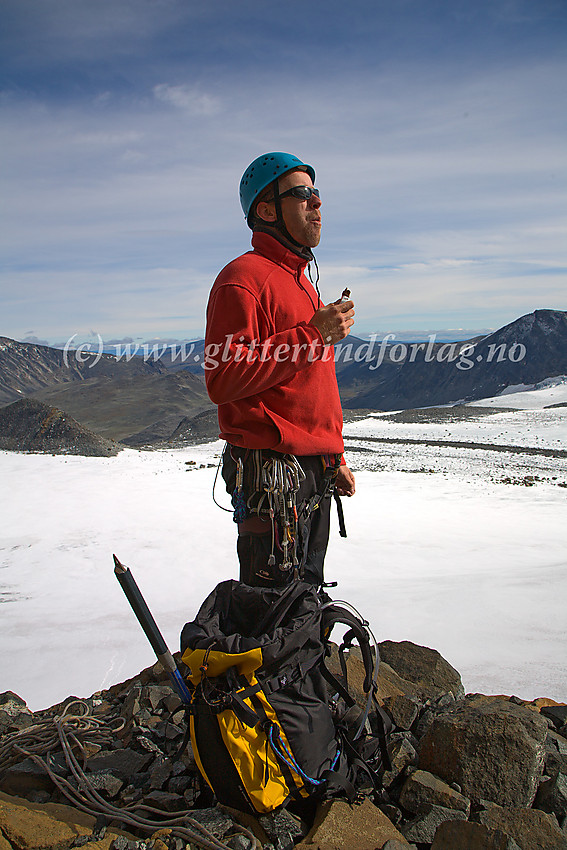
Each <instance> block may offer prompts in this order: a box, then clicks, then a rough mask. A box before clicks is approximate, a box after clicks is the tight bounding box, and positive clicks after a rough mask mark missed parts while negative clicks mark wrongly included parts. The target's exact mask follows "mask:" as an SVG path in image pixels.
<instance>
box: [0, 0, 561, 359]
mask: <svg viewBox="0 0 567 850" xmlns="http://www.w3.org/2000/svg"><path fill="white" fill-rule="evenodd" d="M0 33H1V36H0V41H1V43H0V57H1V58H0V107H1V110H2V118H1V129H0V132H1V140H0V144H1V149H2V175H1V181H2V187H1V194H2V198H3V201H2V227H1V232H2V236H1V239H2V255H3V272H2V278H1V282H0V286H1V299H2V311H1V314H0V318H1V321H0V335H5V336H10V337H15V338H17V339H25V338H37V339H40V340H44V341H48V342H50V343H55V342H61V341H64V340H66V339H67V338H68V337H70V336H71V335H72V334H78V336H79V338H81V337H82V338H88V336H89V334H93V333H95V334H96V333H100V334H101V335H102V336H103V337H104V338H105V339H106V340H110V339H123V338H129V337H132V338H135V339H138V338H141V339H147V338H152V337H156V336H157V337H161V338H163V339H178V338H191V337H195V336H200V335H201V334H202V332H203V328H204V313H205V307H206V300H207V293H208V290H209V288H210V286H211V284H212V281H213V280H214V278H215V276H216V274H217V272H218V271H219V269H220V268H221V267H222V266H223V265H224V264H225V263H226V262H228V261H229V260H230V259H232V257H234V256H236V255H237V254H239V253H242V252H243V251H245V250H247V248H248V246H249V236H250V234H249V231H248V229H247V227H246V225H245V222H244V219H243V216H242V213H241V210H240V207H239V203H238V183H239V180H240V176H241V174H242V172H243V171H244V169H245V167H246V166H247V165H248V163H249V162H250V161H251V160H252V159H254V158H255V157H256V156H258V155H259V154H261V153H264V152H265V151H269V150H284V151H290V152H292V153H295V154H296V155H297V156H299V157H301V158H303V159H304V160H305V161H307V162H310V163H312V164H313V165H314V167H315V169H316V171H317V183H318V185H319V187H320V190H321V195H322V200H323V215H324V231H323V236H322V239H321V244H320V246H319V248H318V250H317V259H318V262H319V266H320V270H321V283H320V286H321V292H322V296H323V299H324V300H325V301H331V300H334V299H335V298H337V297H338V296H339V295H340V292H341V291H342V289H343V288H344V286H345V285H348V286H349V287H350V289H351V290H352V293H353V297H354V299H355V302H356V308H357V324H356V326H355V329H354V330H355V332H356V333H357V334H359V335H364V334H366V333H371V332H387V331H400V330H405V329H415V330H425V329H428V330H434V329H440V328H466V329H475V330H476V329H479V328H497V327H500V326H502V325H504V324H507V323H508V322H510V321H513V320H514V319H516V318H517V317H519V316H521V315H523V314H525V313H529V312H531V311H532V310H534V309H538V308H553V309H560V310H566V309H567V286H566V276H567V275H566V266H567V259H566V253H567V248H566V246H567V240H566V239H565V226H566V221H565V219H566V217H567V216H566V203H565V200H566V199H565V174H566V169H565V166H566V164H567V163H566V160H567V155H566V132H565V130H566V123H567V120H566V114H567V110H566V97H565V94H566V88H567V50H566V46H567V5H566V4H565V3H564V2H563V0H537V2H536V0H491V2H484V0H476V2H473V3H471V2H470V0H467V1H466V2H464V0H430V2H428V0H388V2H386V0H375V2H361V0H351V2H349V3H344V2H334V0H326V2H320V0H312V2H310V3H304V2H295V0H291V2H287V3H286V4H273V3H268V2H265V0H263V2H260V0H258V1H257V2H256V0H254V2H252V0H209V2H207V3H203V2H200V3H197V2H194V1H193V0H3V2H2V3H1V4H0Z"/></svg>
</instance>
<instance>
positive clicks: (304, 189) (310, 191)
mask: <svg viewBox="0 0 567 850" xmlns="http://www.w3.org/2000/svg"><path fill="white" fill-rule="evenodd" d="M313 195H315V197H316V198H320V197H321V195H320V194H319V189H314V188H313V187H312V186H292V188H291V189H288V190H287V191H286V192H282V193H281V195H280V198H288V197H291V198H297V199H298V201H309V200H311V198H312V197H313Z"/></svg>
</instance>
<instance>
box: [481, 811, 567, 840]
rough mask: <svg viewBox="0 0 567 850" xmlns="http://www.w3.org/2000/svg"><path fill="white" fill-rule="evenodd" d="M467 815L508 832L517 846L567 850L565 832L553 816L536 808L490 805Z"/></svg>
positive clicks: (485, 824) (492, 827) (493, 827)
mask: <svg viewBox="0 0 567 850" xmlns="http://www.w3.org/2000/svg"><path fill="white" fill-rule="evenodd" d="M471 819H472V820H474V821H475V822H477V823H482V824H484V826H488V827H490V828H491V829H499V830H500V831H501V832H504V833H506V835H510V836H511V837H512V838H513V839H514V841H515V842H516V844H517V845H518V847H519V848H520V850H534V848H537V850H567V836H565V835H564V834H563V833H562V832H561V829H560V828H559V824H558V823H557V820H556V818H555V817H553V815H549V814H547V813H546V812H540V811H539V810H538V809H528V808H518V807H517V808H510V809H504V808H502V807H501V806H490V807H489V808H488V809H486V811H484V812H479V813H478V814H476V815H473V818H471Z"/></svg>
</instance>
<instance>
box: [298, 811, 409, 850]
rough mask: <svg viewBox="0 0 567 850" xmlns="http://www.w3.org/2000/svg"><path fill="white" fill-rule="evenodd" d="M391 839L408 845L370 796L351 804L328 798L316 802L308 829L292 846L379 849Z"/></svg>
mask: <svg viewBox="0 0 567 850" xmlns="http://www.w3.org/2000/svg"><path fill="white" fill-rule="evenodd" d="M391 839H396V840H397V841H398V842H400V844H401V847H406V848H407V847H409V844H408V842H407V841H406V840H405V838H404V836H403V835H402V834H401V832H399V831H398V830H397V829H396V827H395V826H394V824H393V823H392V822H391V821H390V820H388V818H387V817H386V815H385V814H383V813H382V812H381V811H380V809H377V808H376V806H375V805H374V804H373V803H371V802H370V800H365V801H364V802H363V803H362V804H361V805H355V806H351V805H349V804H348V803H345V802H343V801H342V800H332V801H328V802H325V803H322V804H321V805H320V806H319V809H318V811H317V815H316V817H315V822H314V824H313V827H312V829H311V831H310V832H309V833H308V835H307V836H306V838H304V840H303V841H302V842H301V843H300V844H296V850H345V848H347V847H348V850H382V848H383V847H384V845H385V844H386V842H387V841H389V840H391Z"/></svg>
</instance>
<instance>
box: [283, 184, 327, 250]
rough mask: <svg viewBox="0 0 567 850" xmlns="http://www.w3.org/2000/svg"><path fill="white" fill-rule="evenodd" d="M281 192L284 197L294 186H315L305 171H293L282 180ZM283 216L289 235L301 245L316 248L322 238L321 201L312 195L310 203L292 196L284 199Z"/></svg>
mask: <svg viewBox="0 0 567 850" xmlns="http://www.w3.org/2000/svg"><path fill="white" fill-rule="evenodd" d="M278 185H279V192H280V195H282V194H283V193H284V192H286V191H287V190H288V189H291V188H292V187H293V186H313V183H312V181H311V178H310V176H309V175H308V174H307V173H306V172H305V171H291V172H290V173H289V174H284V176H283V177H281V178H280V180H279V182H278ZM281 205H282V215H283V220H284V223H285V226H286V227H287V230H288V233H289V234H290V236H292V237H293V238H294V239H295V241H296V242H299V244H300V245H304V246H305V247H306V248H315V247H316V246H317V245H318V244H319V240H320V238H321V201H320V199H319V198H318V197H317V196H316V195H311V197H310V199H309V200H308V201H301V200H299V199H298V198H294V197H292V196H290V195H288V196H287V198H282V200H281Z"/></svg>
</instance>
